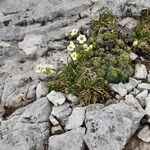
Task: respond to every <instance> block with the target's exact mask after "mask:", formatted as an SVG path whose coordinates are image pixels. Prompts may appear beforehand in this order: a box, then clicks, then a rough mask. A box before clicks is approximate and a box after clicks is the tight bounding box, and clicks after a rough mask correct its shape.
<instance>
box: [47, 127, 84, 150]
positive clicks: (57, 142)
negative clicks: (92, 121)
mask: <svg viewBox="0 0 150 150" xmlns="http://www.w3.org/2000/svg"><path fill="white" fill-rule="evenodd" d="M84 134H85V128H81V127H80V128H77V129H74V130H71V131H68V132H66V133H64V134H61V135H55V136H51V137H50V138H49V148H48V150H60V149H61V150H84V148H85V147H84V142H83V135H84Z"/></svg>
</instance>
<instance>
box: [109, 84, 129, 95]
mask: <svg viewBox="0 0 150 150" xmlns="http://www.w3.org/2000/svg"><path fill="white" fill-rule="evenodd" d="M111 88H112V89H113V90H114V91H115V92H117V93H118V94H119V95H120V96H122V97H124V96H125V95H127V90H126V88H125V85H124V84H123V83H119V84H113V85H112V86H111Z"/></svg>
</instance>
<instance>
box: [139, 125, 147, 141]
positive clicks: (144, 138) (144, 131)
mask: <svg viewBox="0 0 150 150" xmlns="http://www.w3.org/2000/svg"><path fill="white" fill-rule="evenodd" d="M137 136H138V138H139V139H141V140H142V141H144V142H150V128H149V126H148V125H145V126H144V127H143V128H142V130H141V131H140V132H139V133H138V134H137Z"/></svg>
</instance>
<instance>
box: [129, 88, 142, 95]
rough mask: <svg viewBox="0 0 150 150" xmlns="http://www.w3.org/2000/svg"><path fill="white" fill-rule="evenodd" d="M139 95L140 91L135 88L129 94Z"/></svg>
mask: <svg viewBox="0 0 150 150" xmlns="http://www.w3.org/2000/svg"><path fill="white" fill-rule="evenodd" d="M139 93H140V91H139V90H138V89H137V88H134V89H133V91H132V92H131V93H130V94H132V95H133V96H137V95H138V94H139Z"/></svg>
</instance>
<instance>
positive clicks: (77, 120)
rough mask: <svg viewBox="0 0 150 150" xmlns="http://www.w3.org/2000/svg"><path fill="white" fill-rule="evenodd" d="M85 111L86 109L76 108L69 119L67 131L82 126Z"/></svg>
mask: <svg viewBox="0 0 150 150" xmlns="http://www.w3.org/2000/svg"><path fill="white" fill-rule="evenodd" d="M85 110H86V108H85V107H76V108H74V109H73V111H72V114H71V115H70V116H69V118H68V121H67V123H66V127H65V129H66V130H70V129H75V128H78V127H80V126H82V124H83V122H84V118H85Z"/></svg>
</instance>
